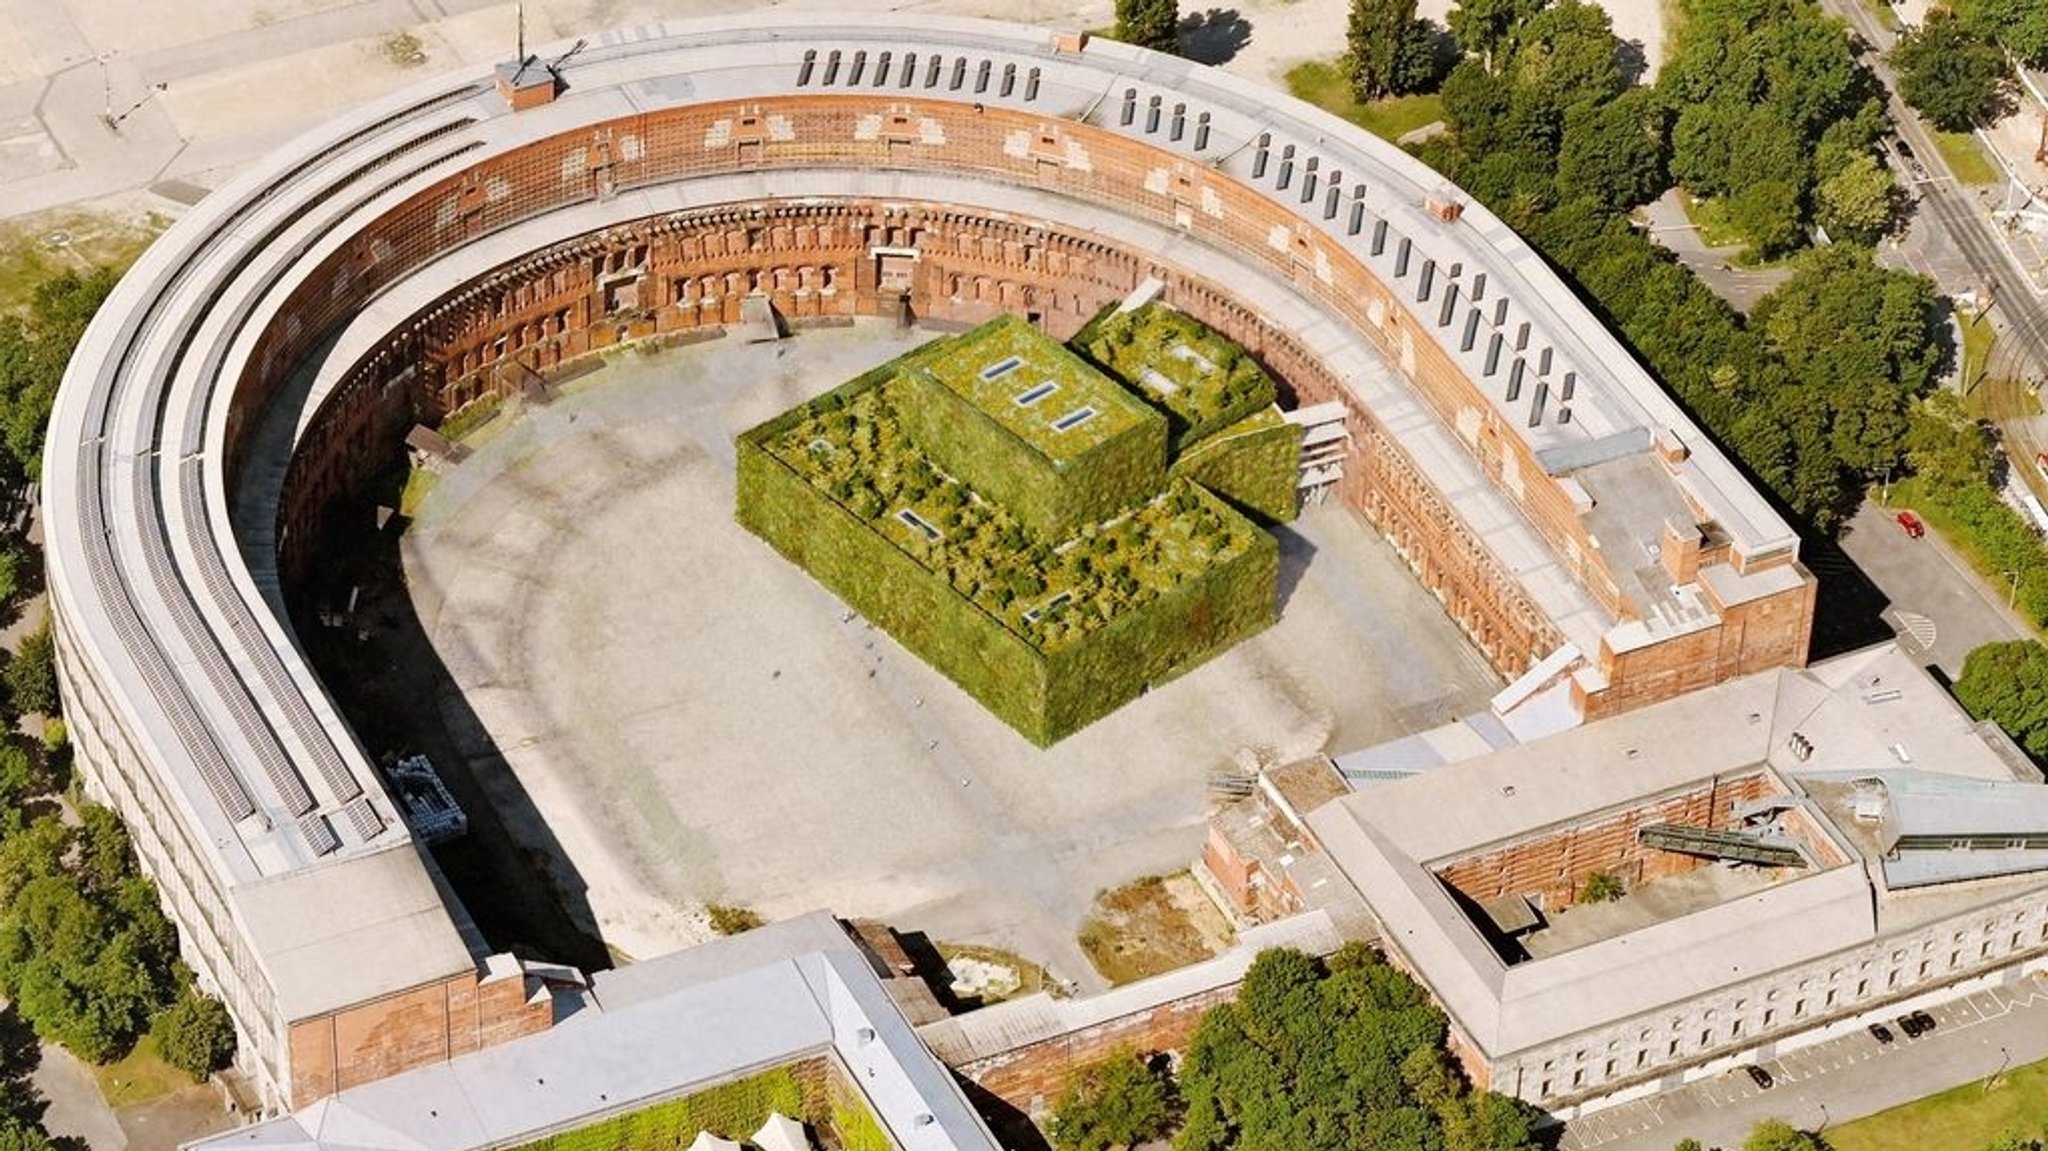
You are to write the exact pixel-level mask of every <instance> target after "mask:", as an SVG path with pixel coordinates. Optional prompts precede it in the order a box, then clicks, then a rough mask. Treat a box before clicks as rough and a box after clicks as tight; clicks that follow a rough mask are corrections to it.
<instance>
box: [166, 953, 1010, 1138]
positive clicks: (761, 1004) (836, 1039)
mask: <svg viewBox="0 0 2048 1151" xmlns="http://www.w3.org/2000/svg"><path fill="white" fill-rule="evenodd" d="M640 968H644V969H645V970H639V969H640ZM589 999H590V1003H589V1005H588V1006H587V1007H585V1008H583V1009H582V1010H580V1011H577V1012H575V1013H574V1014H572V1015H570V1016H569V1017H568V1018H566V1019H563V1020H561V1021H560V1022H558V1023H557V1024H556V1025H555V1026H554V1027H553V1028H552V1029H550V1030H547V1031H544V1032H541V1033H539V1034H537V1035H531V1036H527V1037H525V1038H522V1039H516V1040H512V1041H510V1042H507V1043H502V1044H499V1045H497V1046H494V1047H487V1048H485V1049H483V1050H481V1051H478V1052H476V1053H474V1054H470V1055H465V1056H462V1057H460V1058H457V1059H453V1060H450V1061H449V1062H447V1063H442V1064H436V1065H433V1066H429V1067H424V1068H420V1069H418V1070H415V1071H409V1072H406V1073H404V1074H402V1075H396V1076H393V1077H391V1078H389V1079H382V1080H378V1081H376V1082H373V1083H369V1084H365V1085H363V1086H361V1087H352V1088H349V1089H348V1090H345V1091H342V1092H341V1093H339V1094H337V1095H333V1096H330V1097H328V1098H326V1099H323V1100H321V1101H320V1102H318V1103H315V1104H313V1105H311V1106H309V1107H306V1108H303V1109H301V1110H300V1111H298V1112H296V1113H294V1114H292V1115H289V1116H286V1117H284V1118H281V1119H275V1120H272V1121H270V1122H268V1123H261V1124H256V1125H254V1126H250V1127H244V1128H241V1129H240V1130H237V1131H232V1132H228V1133H226V1134H223V1135H217V1136H214V1137H212V1138H210V1139H205V1140H201V1141H199V1142H197V1143H195V1144H192V1145H191V1147H192V1148H193V1151H231V1149H235V1148H251V1147H256V1148H296V1149H304V1151H316V1149H318V1151H344V1149H346V1151H475V1149H480V1148H491V1147H502V1146H510V1145H514V1144H519V1143H524V1142H529V1141H531V1140H533V1139H536V1138H539V1137H541V1136H544V1135H547V1134H552V1133H556V1132H561V1131H567V1130H573V1129H575V1128H578V1127H583V1126H587V1125H589V1124H591V1123H595V1122H598V1121H600V1120H603V1119H606V1118H610V1117H612V1116H614V1115H620V1114H626V1113H629V1112H632V1111H636V1110H639V1109H641V1108H643V1107H646V1106H648V1105H650V1104H653V1103H657V1102H660V1101H663V1100H666V1099H673V1098H679V1097H681V1096H684V1095H688V1094H691V1093H692V1092H693V1091H696V1090H701V1089H703V1088H705V1087H709V1086H714V1085H716V1084H718V1083H721V1082H725V1081H728V1080H731V1079H735V1078H739V1077H742V1076H745V1075H750V1074H754V1073H757V1072H759V1071H762V1070H766V1069H768V1068H772V1067H777V1066H782V1065H786V1064H789V1063H792V1062H796V1061H798V1060H802V1059H808V1058H812V1057H815V1056H828V1057H832V1058H837V1059H838V1060H840V1061H841V1062H842V1063H843V1064H844V1065H845V1066H846V1067H847V1069H848V1071H849V1075H848V1081H849V1082H853V1083H856V1084H858V1085H859V1086H860V1088H861V1089H862V1090H863V1092H864V1093H865V1094H866V1096H867V1100H868V1103H869V1105H870V1107H871V1109H872V1110H873V1111H874V1113H875V1116H876V1118H877V1119H879V1120H880V1121H881V1122H882V1125H883V1127H884V1128H885V1129H886V1130H887V1131H888V1132H889V1134H890V1135H891V1136H892V1137H893V1138H894V1140H895V1143H896V1145H897V1146H898V1147H900V1148H902V1149H903V1151H956V1149H957V1151H996V1147H997V1144H996V1142H995V1139H994V1137H993V1136H991V1135H990V1134H989V1132H988V1129H987V1128H986V1127H985V1126H984V1125H983V1124H982V1122H981V1120H980V1118H979V1117H978V1116H977V1115H976V1114H975V1113H974V1111H973V1109H972V1108H971V1107H969V1106H968V1104H967V1100H966V1097H965V1096H963V1095H962V1094H961V1093H960V1089H959V1087H958V1086H956V1085H955V1084H954V1082H953V1080H952V1078H951V1076H950V1074H949V1073H948V1072H947V1071H946V1069H945V1068H944V1067H943V1066H941V1065H940V1064H939V1063H938V1061H937V1060H936V1059H934V1058H933V1057H932V1056H931V1054H930V1052H928V1051H927V1050H926V1049H925V1047H924V1045H923V1044H922V1043H921V1042H919V1041H918V1038H917V1035H916V1033H915V1032H914V1031H912V1030H911V1028H910V1026H909V1024H907V1023H906V1022H904V1020H903V1018H902V1016H900V1015H899V1014H897V1012H896V1011H895V1009H894V1007H893V1006H892V1005H891V1004H890V1001H889V997H888V995H887V994H886V993H885V992H884V990H883V988H882V986H881V983H880V981H879V980H878V979H877V977H876V975H875V973H874V970H873V968H872V967H871V966H870V965H869V962H868V960H867V958H866V957H865V956H864V955H862V954H861V952H860V951H859V950H858V949H857V948H856V947H855V946H854V945H853V943H852V942H851V941H850V940H848V939H847V938H846V936H845V934H844V933H843V932H840V931H839V930H838V928H837V926H836V924H834V922H833V921H832V919H831V918H830V917H829V916H826V915H824V914H822V913H813V914H811V915H807V916H803V917H799V918H798V919H795V920H791V921H788V922H786V923H779V924H771V925H769V926H767V927H764V928H760V929H757V930H756V931H752V932H748V933H746V934H745V935H742V936H736V937H733V938H731V939H723V940H716V941H713V942H711V943H707V944H704V945H702V946H700V947H696V948H691V949H689V950H687V951H683V952H678V953H676V954H675V955H672V956H667V957H664V958H663V959H657V960H653V961H651V962H649V963H646V964H637V965H634V966H631V967H626V968H622V969H620V970H619V971H617V972H606V973H600V974H599V975H598V976H597V977H596V978H595V979H594V980H593V982H592V986H591V991H590V995H589ZM927 1117H928V1118H927Z"/></svg>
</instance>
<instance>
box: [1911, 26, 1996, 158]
mask: <svg viewBox="0 0 2048 1151" xmlns="http://www.w3.org/2000/svg"><path fill="white" fill-rule="evenodd" d="M1891 61H1892V66H1893V67H1895V68H1897V69H1898V71H1899V95H1900V96H1902V97H1904V98H1905V100H1906V102H1907V103H1909V104H1911V105H1913V108H1914V110H1915V111H1917V112H1919V113H1920V114H1921V115H1922V116H1925V117H1927V119H1928V121H1929V122H1930V123H1932V124H1933V125H1934V126H1935V127H1937V128H1940V129H1941V130H1943V131H1945V132H1967V131H1969V130H1970V129H1971V128H1974V127H1976V126H1977V125H1979V124H1986V123H1989V122H1991V121H1992V120H1995V119H1997V118H1998V117H1999V116H2000V115H2001V114H2002V113H2003V112H2004V111H2005V109H2006V106H2007V104H2008V102H2009V98H2010V94H2011V87H2012V69H2011V65H2010V64H2009V63H2008V62H2007V60H2006V57H2005V51H2004V49H2002V48H2000V47H1999V45H1998V42H1997V40H1996V39H1995V38H1994V37H1993V36H1992V35H1990V34H1989V33H1988V32H1987V31H1986V30H1985V29H1984V28H1983V27H1981V26H1980V25H1979V24H1976V23H1974V22H1971V21H1967V20H1964V19H1963V18H1961V17H1959V16H1957V15H1956V14H1955V13H1954V12H1953V11H1951V10H1949V9H1946V8H1936V9H1934V10H1932V11H1930V12H1929V13H1928V14H1927V21H1926V23H1924V24H1922V25H1921V26H1920V27H1918V28H1915V29H1913V30H1911V31H1909V32H1907V33H1906V34H1904V35H1902V36H1900V37H1899V42H1898V44H1897V46H1896V47H1894V48H1893V49H1892V55H1891Z"/></svg>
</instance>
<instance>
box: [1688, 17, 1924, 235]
mask: <svg viewBox="0 0 2048 1151" xmlns="http://www.w3.org/2000/svg"><path fill="white" fill-rule="evenodd" d="M1686 9H1687V13H1686V14H1687V20H1686V25H1685V29H1684V32H1683V34H1682V35H1681V36H1680V38H1679V46H1678V50H1677V51H1676V52H1675V53H1674V54H1673V55H1672V57H1671V59H1670V61H1669V62H1668V63H1666V64H1665V66H1664V70H1663V72H1662V74H1661V75H1660V76H1659V77H1658V79H1657V89H1658V91H1659V92H1660V93H1661V94H1662V95H1663V97H1664V98H1665V100H1666V101H1667V102H1668V104H1669V106H1670V107H1671V108H1672V109H1673V110H1674V112H1675V115H1674V117H1673V120H1672V127H1671V172H1672V175H1673V177H1674V178H1675V179H1676V180H1677V181H1678V182H1679V183H1680V184H1682V185H1684V186H1685V187H1686V189H1687V190H1689V191H1691V192H1692V193H1693V194H1695V195H1698V196H1703V197H1707V196H1711V197H1720V198H1722V199H1724V200H1725V202H1726V204H1727V208H1728V217H1729V220H1730V222H1731V223H1733V224H1734V225H1735V227H1737V228H1739V229H1740V230H1741V231H1742V233H1743V234H1744V235H1745V236H1746V237H1747V238H1748V239H1749V241H1750V244H1751V250H1752V251H1753V252H1754V253H1755V254H1756V255H1758V256H1761V257H1775V256H1778V255H1782V254H1783V253H1786V252H1789V251H1791V250H1793V249H1794V248H1797V247H1799V246H1800V245H1801V244H1802V243H1803V242H1804V239H1805V235H1806V230H1807V226H1808V225H1809V224H1810V223H1812V222H1813V221H1814V220H1815V218H1816V217H1817V216H1819V215H1821V214H1823V212H1824V211H1830V210H1831V211H1835V212H1836V214H1838V215H1839V214H1840V212H1839V209H1838V208H1834V207H1830V206H1827V205H1824V204H1823V203H1822V202H1821V200H1820V192H1821V189H1823V188H1828V187H1834V188H1837V189H1843V186H1842V185H1841V183H1840V180H1839V177H1840V176H1841V175H1842V174H1843V173H1844V172H1845V171H1851V170H1852V169H1853V170H1854V172H1855V173H1856V174H1857V175H1858V176H1859V177H1861V178H1862V179H1863V180H1864V181H1865V182H1870V176H1869V174H1870V173H1872V172H1876V173H1879V174H1882V175H1884V180H1885V183H1886V185H1887V186H1888V185H1889V175H1888V173H1885V172H1884V170H1883V169H1882V168H1879V167H1877V166H1876V165H1875V164H1874V161H1873V163H1872V165H1870V166H1868V167H1865V166H1862V165H1859V164H1857V163H1856V162H1857V159H1858V157H1870V156H1871V155H1872V150H1873V148H1874V147H1875V146H1876V144H1877V141H1878V139H1879V138H1880V137H1882V136H1883V134H1884V132H1885V128H1886V121H1885V114H1884V99H1883V88H1882V86H1881V85H1880V84H1879V83H1878V81H1877V78H1876V76H1875V75H1873V74H1872V73H1871V71H1870V70H1869V69H1868V68H1865V67H1864V66H1863V65H1862V64H1860V63H1858V62H1857V60H1856V57H1855V53H1854V51H1853V49H1852V47H1851V43H1850V40H1849V35H1848V32H1847V30H1846V29H1845V28H1844V27H1843V26H1842V25H1841V24H1840V23H1839V22H1837V21H1835V20H1832V19H1830V18H1828V17H1827V16H1825V15H1823V14H1822V13H1821V11H1820V9H1819V8H1818V7H1817V6H1815V5H1814V4H1813V3H1811V2H1810V0H1690V2H1689V3H1688V4H1687V5H1686ZM1853 183H1854V181H1852V184H1853ZM1843 190H1846V189H1843ZM1883 222H1884V223H1888V222H1889V213H1886V218H1885V220H1884V221H1883ZM1864 230H1865V231H1866V235H1865V236H1864V237H1863V238H1864V239H1866V240H1868V239H1871V238H1874V236H1873V235H1870V234H1868V232H1869V230H1868V229H1867V228H1866V229H1864ZM1878 231H1879V232H1881V231H1882V228H1879V229H1878Z"/></svg>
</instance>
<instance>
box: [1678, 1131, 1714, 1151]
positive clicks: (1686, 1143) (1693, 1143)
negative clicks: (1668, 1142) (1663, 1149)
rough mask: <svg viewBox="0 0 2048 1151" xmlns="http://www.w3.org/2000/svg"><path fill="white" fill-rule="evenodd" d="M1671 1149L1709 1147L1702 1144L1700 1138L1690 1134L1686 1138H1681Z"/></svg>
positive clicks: (1698, 1150) (1682, 1150) (1694, 1150)
mask: <svg viewBox="0 0 2048 1151" xmlns="http://www.w3.org/2000/svg"><path fill="white" fill-rule="evenodd" d="M1671 1151H1707V1149H1706V1148H1705V1147H1702V1146H1700V1141H1699V1140H1697V1139H1695V1138H1693V1137H1692V1136H1690V1135H1688V1136H1686V1137H1685V1138H1683V1139H1680V1140H1679V1141H1678V1143H1677V1145H1675V1146H1673V1147H1672V1148H1671Z"/></svg>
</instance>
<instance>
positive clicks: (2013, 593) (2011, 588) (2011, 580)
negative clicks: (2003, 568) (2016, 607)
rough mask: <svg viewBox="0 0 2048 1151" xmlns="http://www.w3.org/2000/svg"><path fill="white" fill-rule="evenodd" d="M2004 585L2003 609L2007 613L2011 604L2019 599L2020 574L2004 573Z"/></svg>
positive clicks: (2013, 572)
mask: <svg viewBox="0 0 2048 1151" xmlns="http://www.w3.org/2000/svg"><path fill="white" fill-rule="evenodd" d="M2005 583H2006V593H2005V607H2006V610H2007V611H2011V610H2012V606H2013V604H2014V603H2015V602H2017V601H2018V600H2019V598H2020V573H2018V572H2016V571H2009V572H2006V573H2005Z"/></svg>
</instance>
